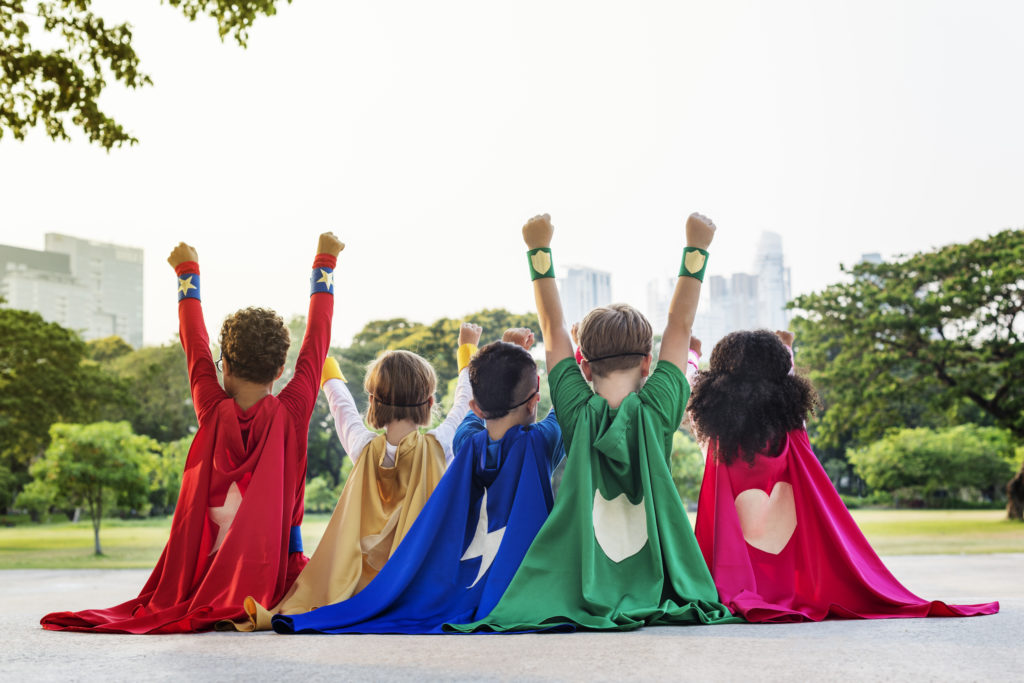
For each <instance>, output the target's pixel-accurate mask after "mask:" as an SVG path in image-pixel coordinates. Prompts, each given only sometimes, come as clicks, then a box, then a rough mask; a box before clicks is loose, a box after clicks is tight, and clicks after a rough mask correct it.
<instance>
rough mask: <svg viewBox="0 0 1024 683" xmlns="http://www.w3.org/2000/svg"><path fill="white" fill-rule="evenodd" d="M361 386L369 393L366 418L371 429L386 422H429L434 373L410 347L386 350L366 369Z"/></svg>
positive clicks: (379, 426) (421, 423) (435, 386)
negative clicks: (400, 349)
mask: <svg viewBox="0 0 1024 683" xmlns="http://www.w3.org/2000/svg"><path fill="white" fill-rule="evenodd" d="M363 388H364V389H366V393H367V394H368V395H369V397H370V405H369V408H368V409H367V411H366V421H367V422H369V423H370V425H371V426H372V427H373V428H374V429H381V428H382V427H383V426H384V425H386V424H387V423H389V422H394V421H396V420H412V421H413V422H415V423H416V424H418V425H426V424H430V418H431V415H432V411H431V409H432V407H433V406H432V404H431V400H430V399H431V398H433V396H434V391H435V389H436V388H437V374H436V373H435V372H434V368H432V367H431V366H430V363H428V362H427V361H425V360H424V359H423V358H421V357H419V356H417V355H416V354H415V353H413V352H411V351H385V352H384V353H382V354H381V355H380V356H378V357H377V359H376V360H375V361H373V362H371V363H370V365H369V366H368V367H367V369H366V379H365V380H364V382H363Z"/></svg>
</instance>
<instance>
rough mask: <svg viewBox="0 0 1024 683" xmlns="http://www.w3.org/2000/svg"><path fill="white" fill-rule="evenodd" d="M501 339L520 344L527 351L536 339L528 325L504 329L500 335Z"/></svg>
mask: <svg viewBox="0 0 1024 683" xmlns="http://www.w3.org/2000/svg"><path fill="white" fill-rule="evenodd" d="M501 341H503V342H508V343H509V344H516V345H518V346H522V347H523V348H524V349H526V350H527V351H529V350H530V349H531V348H533V344H534V341H536V340H535V339H534V336H533V332H532V331H530V328H529V327H510V328H509V329H507V330H505V334H503V335H501Z"/></svg>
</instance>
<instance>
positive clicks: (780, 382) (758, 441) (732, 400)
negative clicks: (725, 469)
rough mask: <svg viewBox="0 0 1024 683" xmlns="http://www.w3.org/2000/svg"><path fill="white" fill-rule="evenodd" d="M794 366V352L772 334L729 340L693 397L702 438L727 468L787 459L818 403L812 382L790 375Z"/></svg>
mask: <svg viewBox="0 0 1024 683" xmlns="http://www.w3.org/2000/svg"><path fill="white" fill-rule="evenodd" d="M791 367H792V360H791V359H790V356H789V351H787V350H786V347H785V346H784V345H783V344H782V342H781V341H780V340H779V338H778V337H776V336H775V335H774V334H772V333H771V332H769V331H768V330H754V331H743V332H733V333H731V334H728V335H726V336H725V337H723V338H722V340H721V341H719V342H718V343H717V344H715V348H714V350H713V351H712V352H711V363H710V366H709V368H708V369H707V370H706V371H703V372H700V373H699V374H698V375H697V378H696V380H695V381H694V385H693V393H692V395H691V396H690V404H689V408H688V410H689V413H690V419H691V421H692V423H693V427H694V430H695V432H696V434H697V438H698V439H700V440H702V441H703V440H707V441H710V442H711V443H712V445H713V446H714V451H715V452H716V453H717V454H718V458H719V460H721V461H722V462H724V463H725V464H727V465H728V464H731V463H733V462H734V461H736V459H738V458H742V459H743V460H745V461H746V462H748V463H751V464H753V462H754V458H755V457H757V456H758V455H764V456H767V457H771V458H774V457H778V456H779V455H781V453H782V447H783V445H784V444H785V440H786V434H788V433H789V432H790V431H792V430H794V429H802V428H803V426H804V421H805V420H806V419H807V416H808V415H809V414H811V413H813V412H814V409H815V406H816V405H817V403H818V397H817V393H816V392H815V391H814V386H813V385H812V384H811V382H810V380H808V379H807V378H806V377H802V376H801V375H798V374H792V375H791V374H789V370H790V368H791Z"/></svg>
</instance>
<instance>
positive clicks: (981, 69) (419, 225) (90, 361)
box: [0, 0, 1024, 567]
mask: <svg viewBox="0 0 1024 683" xmlns="http://www.w3.org/2000/svg"><path fill="white" fill-rule="evenodd" d="M179 5H182V3H180V2H174V3H165V4H160V3H158V2H156V1H155V0H152V1H147V2H139V1H138V0H136V1H133V2H127V1H121V2H114V1H102V2H93V3H91V7H92V10H93V11H94V12H96V13H97V15H100V16H103V17H105V18H106V20H107V21H108V23H109V24H114V23H119V22H121V21H129V22H131V24H132V27H133V28H132V33H133V37H132V44H133V45H134V47H135V49H136V50H137V52H138V54H139V57H140V58H141V65H140V67H139V68H140V69H141V70H142V71H143V72H145V73H147V74H149V75H150V77H151V78H152V81H153V83H152V84H151V85H147V86H145V87H142V88H140V89H138V90H132V89H126V88H123V87H121V86H120V85H119V84H117V83H116V82H115V79H113V78H112V77H109V76H108V80H109V81H110V84H109V85H110V87H109V88H108V89H106V90H104V91H103V93H102V95H101V97H100V98H99V103H100V104H101V106H102V109H103V111H104V112H106V113H107V114H108V115H110V116H112V117H113V118H115V119H116V120H117V121H118V123H121V124H123V125H124V126H125V128H126V130H127V131H128V134H129V135H131V136H134V137H135V138H137V140H138V142H137V144H126V145H123V146H118V145H116V144H113V145H112V148H111V149H110V150H107V149H105V148H104V145H103V144H98V143H95V142H92V143H90V141H89V140H88V139H87V135H86V134H85V133H83V132H82V130H80V126H79V125H77V124H75V123H73V122H71V117H67V116H65V117H64V118H63V120H64V121H65V122H66V132H67V135H68V137H69V138H70V139H69V140H66V141H51V140H50V138H49V135H48V134H47V128H46V127H45V126H43V125H42V124H41V123H39V122H38V121H37V123H36V125H34V126H26V127H23V128H17V127H14V126H12V125H10V123H9V122H10V119H9V118H8V119H4V121H5V122H6V123H7V125H6V126H5V125H4V123H0V133H3V136H2V137H0V193H2V200H0V205H2V206H3V215H2V216H0V241H2V242H3V243H5V244H14V245H18V246H22V247H26V248H33V249H38V248H40V247H41V245H42V240H43V237H42V236H43V234H44V233H45V232H50V231H57V232H61V233H65V234H71V235H76V236H80V237H83V238H91V239H99V240H103V241H110V242H117V243H124V244H130V245H135V246H139V247H142V248H143V249H144V250H145V268H144V281H143V285H144V289H145V316H146V328H145V342H146V346H145V347H144V348H142V349H132V348H131V347H128V346H127V345H125V344H123V343H119V342H118V341H117V340H113V339H108V340H98V341H92V342H89V343H83V342H82V341H81V340H80V339H78V338H77V337H76V335H75V334H74V333H73V332H71V331H67V330H63V329H59V328H56V327H55V326H53V325H47V324H45V323H43V322H42V321H41V320H40V319H37V318H34V317H32V316H31V315H29V314H24V313H20V312H17V311H12V310H11V309H7V308H4V309H0V320H2V330H0V335H2V336H0V344H2V349H3V350H2V358H0V372H2V374H0V407H2V413H0V414H2V418H0V508H2V509H3V510H4V511H5V514H4V515H3V516H2V520H3V522H4V523H5V524H12V525H15V526H14V527H13V528H5V529H0V567H42V566H65V567H67V566H89V567H92V566H150V565H151V564H152V563H153V561H154V560H155V558H156V555H157V554H158V552H159V549H160V546H161V545H162V542H163V540H164V539H165V537H166V529H167V525H168V524H169V522H168V519H169V518H168V517H167V515H169V514H170V513H171V511H172V510H173V506H174V503H175V497H176V494H177V487H178V485H179V483H180V472H181V466H182V464H183V462H184V456H185V453H186V452H187V446H188V442H189V439H190V434H191V433H192V431H193V430H194V427H195V419H194V415H193V413H192V407H191V405H190V403H189V402H188V400H187V397H188V389H187V386H188V385H187V376H186V375H185V372H184V359H183V356H182V353H181V351H180V347H179V346H178V345H177V341H176V340H175V339H174V333H175V330H176V306H175V305H174V294H173V289H172V287H173V280H171V279H170V269H169V268H168V267H167V266H166V264H165V263H164V258H165V257H166V254H167V253H168V252H169V251H170V248H171V247H172V246H173V245H174V244H175V243H177V241H179V240H185V241H187V242H189V243H191V244H194V245H196V246H197V248H198V250H199V254H200V262H201V264H202V268H203V297H204V307H205V309H206V315H207V323H208V325H209V326H210V332H211V338H212V339H216V336H217V335H216V333H217V330H218V328H219V321H220V320H221V319H222V318H223V316H224V315H225V314H226V313H228V312H230V311H232V310H235V309H237V308H239V307H241V306H245V305H249V304H259V305H266V306H271V307H273V308H275V309H276V310H278V311H280V312H282V313H283V314H284V315H285V316H286V319H288V320H289V321H290V325H291V328H292V330H293V333H295V335H296V336H301V330H302V327H303V321H302V320H301V318H299V317H297V316H299V315H301V312H302V311H303V310H304V308H305V292H304V284H303V283H304V276H303V273H304V272H306V270H307V269H308V267H309V262H310V260H311V258H312V252H313V247H314V246H315V239H316V235H317V234H318V233H319V232H321V231H323V230H328V229H329V230H333V231H334V232H336V233H337V234H338V235H339V236H340V237H341V239H342V240H343V241H345V242H347V244H348V248H347V249H346V251H345V252H343V254H342V255H341V260H340V264H339V268H338V275H337V280H336V285H337V291H338V296H337V303H336V310H335V321H336V322H335V326H334V330H333V333H334V335H333V338H334V340H335V344H334V347H333V348H332V353H333V354H334V355H336V356H338V357H339V358H340V359H341V360H342V367H343V369H344V371H345V373H346V375H347V376H348V378H349V379H350V380H351V382H350V386H351V387H352V388H353V390H354V393H355V394H356V398H357V403H358V405H359V406H360V408H364V407H365V396H364V395H363V394H362V392H361V391H360V390H359V387H360V385H361V379H362V368H363V367H364V366H365V363H366V362H368V361H369V360H371V359H372V358H373V357H374V356H375V355H376V354H377V353H378V352H379V351H380V350H381V349H383V348H399V347H401V348H409V349H411V350H414V351H416V352H418V353H421V354H423V355H424V356H425V357H427V358H428V359H430V360H431V362H432V363H433V364H434V365H435V368H437V370H438V372H439V375H440V376H441V379H442V383H441V389H440V394H441V396H443V397H445V398H447V399H448V400H450V391H451V385H450V380H451V379H452V377H453V376H454V344H455V330H456V329H457V324H458V322H459V321H460V320H461V319H463V318H466V319H472V320H474V321H475V322H478V323H481V324H483V325H484V327H485V337H484V338H485V339H491V338H495V337H496V336H497V335H498V334H500V332H501V330H502V329H503V328H504V327H505V326H509V325H519V324H531V325H533V326H534V328H536V325H535V323H533V322H532V321H533V318H532V314H531V313H529V311H531V310H532V297H531V290H530V287H529V285H528V282H527V280H526V273H525V266H524V263H523V259H522V253H523V247H522V244H521V239H520V237H519V233H518V226H519V225H521V224H522V222H523V220H525V219H526V218H528V217H529V216H530V215H532V214H534V213H537V212H539V211H549V212H550V213H551V214H552V215H553V217H554V222H555V225H556V237H555V240H556V241H555V245H554V246H555V248H556V267H557V265H558V264H559V263H564V262H569V261H570V260H571V261H574V262H584V263H588V264H590V265H592V266H595V267H598V268H602V269H604V270H608V271H610V272H612V273H613V274H614V276H615V279H614V282H615V283H616V290H615V297H616V299H621V300H627V301H639V300H640V299H641V298H642V296H643V294H642V286H643V284H644V283H646V281H647V280H648V278H649V274H650V273H652V272H663V273H665V274H668V275H671V274H672V273H674V272H675V271H676V270H677V269H678V258H679V253H678V252H679V251H680V248H681V245H682V223H683V218H684V217H685V215H686V214H687V213H688V212H689V211H690V210H693V209H699V210H701V211H703V212H705V213H707V214H709V215H711V216H712V217H713V218H714V219H715V220H716V222H717V223H718V225H719V226H720V228H721V230H720V233H719V235H718V236H717V237H716V241H715V244H714V249H713V256H712V263H711V269H712V270H716V269H717V270H719V272H723V273H726V272H737V271H742V270H744V269H745V268H746V266H747V264H748V263H749V262H750V260H751V257H752V247H753V243H754V241H755V236H756V235H758V234H759V233H760V232H761V231H762V230H765V229H770V230H774V231H776V232H778V233H780V234H781V235H782V236H783V239H784V243H785V245H786V246H785V249H786V254H787V258H788V260H789V261H790V264H791V266H792V269H793V289H794V291H795V292H796V293H797V295H798V296H797V297H796V300H795V301H794V302H793V305H794V309H793V311H794V313H795V314H796V315H797V316H798V317H797V319H796V320H795V322H794V325H793V327H794V329H795V331H796V333H797V359H798V362H797V364H798V366H799V367H800V368H801V370H802V371H804V372H808V373H810V376H811V377H812V379H813V380H814V381H815V383H816V385H817V387H818V389H819V391H821V394H822V409H821V411H820V413H819V416H818V417H817V418H815V419H814V420H813V421H812V422H811V423H810V424H809V425H808V427H809V431H810V432H811V434H812V442H813V444H814V446H815V450H816V452H817V454H818V456H819V458H821V459H822V461H823V464H824V465H825V467H826V470H827V471H828V473H829V475H830V477H832V479H833V482H834V483H835V484H836V485H837V487H838V488H839V489H840V491H841V492H842V493H843V495H844V498H845V499H846V500H847V503H848V505H850V506H851V507H854V508H857V509H856V510H855V514H857V516H858V520H859V521H860V522H861V523H862V525H863V526H864V527H865V529H866V531H867V532H868V534H869V537H870V538H871V540H872V541H873V542H874V543H876V544H882V546H881V547H880V550H882V551H883V552H949V551H961V550H962V551H980V552H993V551H1017V552H1019V551H1021V550H1024V527H1021V526H1020V524H1019V522H1017V523H1014V522H1013V521H1011V520H1010V519H1007V518H1008V517H1014V516H1015V517H1017V518H1018V519H1019V517H1020V508H1019V506H1018V507H1017V508H1016V509H1015V510H1014V509H1013V507H1012V506H1010V508H1011V509H1009V510H1006V511H1004V506H1006V485H1007V482H1008V481H1009V480H1010V478H1011V477H1013V476H1014V473H1015V472H1019V471H1020V468H1021V459H1022V450H1021V444H1022V439H1024V417H1022V416H1024V403H1022V401H1024V382H1020V380H1019V378H1020V377H1022V376H1024V357H1022V352H1021V348H1022V347H1021V343H1020V338H1019V335H1020V334H1021V332H1022V324H1024V318H1022V315H1021V310H1022V293H1021V286H1022V282H1021V273H1024V248H1022V238H1021V231H1020V229H1019V226H1020V225H1021V214H1020V202H1019V190H1018V189H1019V188H1020V187H1021V186H1024V166H1022V165H1021V164H1020V163H1019V161H1020V159H1021V158H1024V132H1022V129H1021V127H1020V126H1019V123H1018V119H1019V112H1020V111H1021V109H1022V105H1024V91H1022V90H1021V89H1020V88H1018V87H1015V83H1016V81H1017V74H1018V72H1019V67H1020V65H1021V64H1022V63H1024V45H1022V44H1021V42H1020V41H1019V40H1017V39H1016V35H1015V27H1019V26H1020V25H1021V22H1020V20H1021V19H1024V8H1021V7H1020V6H1019V5H1017V4H1015V3H1011V2H980V3H972V4H970V5H965V4H963V3H958V2H935V3H933V2H896V3H891V2H886V3H882V2H867V3H845V2H837V3H827V4H824V3H811V2H785V3H772V4H762V3H756V2H723V3H714V4H713V5H707V4H697V3H653V2H641V3H630V5H629V6H628V8H627V7H626V6H625V5H620V4H615V3H590V4H588V5H587V6H586V8H585V9H584V8H581V7H580V6H578V5H576V4H571V3H525V4H522V5H521V6H519V7H517V9H516V11H511V10H507V9H505V10H503V9H500V8H498V7H495V6H487V5H483V4H481V3H470V2H447V3H413V2H395V3H368V2H356V3H335V2H314V1H312V0H299V1H297V2H295V3H292V4H286V3H280V2H279V3H268V2H252V3H246V7H250V8H252V7H256V8H259V7H263V8H266V7H268V6H270V7H276V10H277V14H276V16H271V17H258V18H257V19H256V21H255V23H254V24H253V26H252V27H251V28H250V29H249V30H248V32H247V36H246V41H245V42H246V43H247V48H246V49H242V48H241V47H239V46H238V45H237V44H236V40H235V39H236V36H237V34H236V33H234V32H233V30H232V26H231V25H230V23H225V24H222V28H223V29H224V32H225V37H224V40H223V41H218V39H217V29H218V26H217V23H216V22H215V21H214V20H213V19H212V18H210V17H209V16H207V14H206V12H204V11H202V10H203V9H206V10H212V11H214V12H215V11H216V8H217V7H218V6H220V3H217V2H210V3H200V2H185V3H184V6H185V8H186V9H189V8H198V9H199V10H200V11H199V12H198V16H197V18H196V21H195V22H194V23H190V22H188V21H187V20H186V19H185V18H184V17H183V16H182V12H181V7H179ZM7 11H8V10H6V9H5V10H4V12H7ZM0 20H2V21H3V22H4V23H3V24H2V25H3V26H4V27H5V28H6V27H7V26H9V24H8V23H7V22H8V20H9V16H8V15H7V14H6V13H0ZM30 23H31V22H30ZM33 26H34V28H38V27H37V26H35V25H33ZM5 35H6V36H9V34H5ZM47 42H48V40H46V39H44V40H42V44H44V45H45V44H46V43H47ZM51 42H52V41H51ZM7 45H9V43H8V44H7ZM6 49H7V46H6V45H5V50H6ZM7 74H8V72H5V81H4V86H5V88H6V87H8V85H9V84H10V81H9V80H8V79H10V76H9V75H7ZM15 89H16V88H15ZM5 92H7V91H5ZM5 111H9V110H6V109H5ZM21 138H23V139H21ZM867 252H878V253H881V254H882V255H883V258H884V260H883V262H882V263H880V264H862V265H859V266H857V267H856V269H854V270H853V271H852V272H847V271H844V270H841V268H840V264H843V263H845V264H847V265H848V266H853V264H855V263H856V262H857V260H858V258H859V257H860V255H861V254H863V253H867ZM913 254H920V255H919V256H912V255H913ZM696 332H697V334H698V336H699V334H700V330H699V329H698V330H696ZM297 348H298V344H297V341H296V343H294V344H293V354H294V352H297ZM291 360H292V359H290V361H291ZM288 367H289V368H290V367H291V362H289V366H288ZM545 400H546V398H545ZM442 403H446V401H442ZM122 423H126V424H122ZM60 425H83V426H79V427H72V426H60ZM86 425H88V426H86ZM86 454H92V456H93V457H94V460H93V461H91V462H90V461H89V460H88V459H87V458H86ZM115 456H116V457H115ZM309 457H310V467H309V475H310V479H309V485H308V488H307V507H308V508H309V509H310V511H312V512H321V513H324V512H326V511H327V510H329V509H330V507H331V506H332V505H333V503H334V501H336V500H337V495H338V491H339V490H340V486H341V485H343V481H344V476H345V474H346V468H347V465H346V463H347V458H346V457H345V454H344V453H343V451H342V449H341V447H340V444H338V442H337V439H336V437H335V435H334V433H333V427H332V425H331V424H330V422H329V420H328V415H327V410H326V405H325V404H324V402H323V400H322V399H321V401H320V403H318V406H317V410H316V412H315V414H314V418H313V421H312V423H311V425H310V447H309ZM672 459H673V462H672V465H673V474H674V476H675V478H676V482H677V485H678V488H679V490H680V495H681V496H682V497H683V499H684V500H685V501H687V502H688V503H692V501H693V500H695V497H696V491H697V486H698V485H699V478H700V473H701V471H702V463H701V458H700V453H699V449H698V448H697V447H696V445H695V444H694V443H693V441H692V439H690V438H689V437H688V436H687V435H686V433H685V432H683V431H681V432H680V433H679V435H678V436H677V440H676V448H675V450H674V452H673V454H672ZM112 464H116V465H117V466H116V467H113V468H112V467H110V465H112ZM76 468H85V469H76ZM101 470H106V471H108V474H104V475H102V476H105V477H109V482H110V483H109V484H108V485H107V486H106V487H105V488H101V489H97V488H96V486H95V481H96V480H95V479H94V478H93V479H90V477H96V476H100V474H99V473H100V471H101ZM83 476H84V479H83ZM83 481H87V482H92V483H93V485H92V486H87V487H83V486H81V484H82V483H83ZM1018 481H1019V479H1018ZM100 506H102V507H100ZM865 506H867V507H875V508H877V507H879V506H885V507H887V508H890V509H888V510H878V509H870V510H864V511H863V512H862V511H861V510H860V508H862V507H865ZM907 508H911V510H907ZM925 508H939V509H938V510H936V511H932V510H927V509H925ZM965 508H966V509H965ZM970 508H974V509H970ZM90 509H91V510H92V511H93V512H94V513H98V514H100V515H101V516H102V517H103V527H102V529H103V531H102V535H101V537H102V540H103V541H105V543H106V545H105V547H104V551H105V553H106V554H105V555H104V556H102V557H93V550H94V544H93V541H94V540H95V539H94V532H95V528H94V527H93V525H91V524H90V523H89V514H88V513H89V512H90ZM954 509H955V511H954ZM82 512H84V513H85V514H84V515H83V514H81V513H82ZM1014 512H1015V514H1014ZM65 515H70V516H73V517H74V516H76V515H79V516H81V520H80V521H78V522H77V523H68V522H62V521H60V520H62V519H67V517H65ZM43 522H48V524H46V525H42V523H43ZM322 523H323V517H316V516H315V515H314V516H311V518H310V524H311V525H314V526H311V529H310V530H311V532H312V533H311V534H307V535H311V536H313V537H314V538H315V536H316V528H315V525H316V524H320V525H321V526H322ZM872 524H875V525H877V526H876V528H875V529H874V530H873V528H872ZM873 534H874V535H873ZM887 538H889V539H896V540H893V541H892V545H885V543H887V542H888V541H886V539H887ZM922 539H924V540H922ZM98 547H99V546H98V544H97V545H96V549H98Z"/></svg>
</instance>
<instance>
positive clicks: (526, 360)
mask: <svg viewBox="0 0 1024 683" xmlns="http://www.w3.org/2000/svg"><path fill="white" fill-rule="evenodd" d="M536 383H537V363H536V362H535V361H534V360H533V356H531V355H530V352H529V351H527V350H526V349H524V348H523V347H522V346H519V345H517V344H510V343H508V342H503V341H496V342H491V343H490V344H488V345H486V346H484V347H483V348H482V349H480V351H479V352H478V353H477V354H476V356H474V357H473V360H471V361H470V362H469V384H470V386H471V387H472V388H473V399H474V400H475V401H476V403H477V405H478V406H480V410H482V411H483V412H484V414H483V415H482V416H481V417H483V418H484V419H488V420H496V419H498V418H500V417H505V416H506V415H508V414H509V412H510V411H511V410H512V406H514V405H515V404H516V403H517V402H519V401H521V400H523V399H524V398H526V393H527V392H528V391H532V390H533V389H535V388H536Z"/></svg>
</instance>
